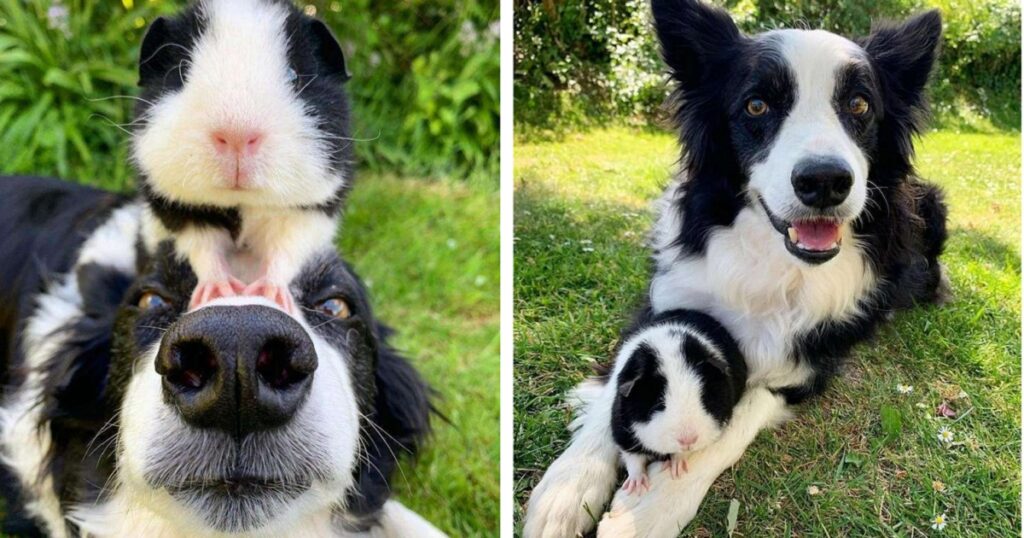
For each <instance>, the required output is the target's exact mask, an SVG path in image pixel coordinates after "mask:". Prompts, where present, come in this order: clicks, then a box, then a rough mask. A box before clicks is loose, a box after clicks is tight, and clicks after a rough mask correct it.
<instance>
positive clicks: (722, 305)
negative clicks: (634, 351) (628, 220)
mask: <svg viewBox="0 0 1024 538" xmlns="http://www.w3.org/2000/svg"><path fill="white" fill-rule="evenodd" d="M678 186H679V182H678V181H677V182H676V183H674V184H672V185H670V186H669V187H668V189H666V191H665V195H664V196H663V197H662V199H661V200H660V201H659V202H658V209H659V211H660V215H659V217H658V221H657V222H656V223H655V226H654V231H653V233H652V237H651V241H652V247H653V248H654V249H656V251H657V253H656V254H655V256H654V261H655V266H656V270H655V275H654V277H653V278H652V279H651V288H650V299H651V305H652V307H653V308H654V310H655V311H656V312H662V311H665V310H671V309H675V308H691V309H695V310H701V311H704V312H706V313H708V314H709V315H711V316H712V317H714V318H715V319H717V320H718V321H719V323H722V325H724V326H725V328H726V329H728V330H729V332H730V333H731V334H732V336H733V338H735V339H736V341H737V342H738V343H739V346H740V349H741V350H742V351H743V353H744V355H745V357H746V360H747V366H748V368H749V378H748V381H747V383H748V385H750V386H754V385H759V384H764V385H768V386H774V387H778V386H784V385H791V384H794V383H799V382H802V381H804V380H805V379H807V377H808V376H809V375H810V374H811V370H810V368H809V367H807V366H806V365H805V364H804V363H803V362H800V361H793V360H792V357H791V355H792V351H793V350H792V349H791V345H792V343H793V341H794V339H795V338H796V337H798V336H799V335H802V334H805V333H807V332H808V331H810V330H811V329H812V328H813V327H815V326H816V325H818V324H819V323H821V322H823V321H826V320H836V321H842V320H845V319H849V318H850V317H851V316H854V315H856V314H857V313H858V312H859V310H858V308H859V305H858V301H859V300H860V299H862V298H863V297H865V296H866V295H867V293H868V292H869V291H870V290H871V289H873V288H874V286H875V275H874V272H873V271H872V270H871V266H870V265H869V264H868V262H867V261H866V258H865V256H864V253H863V250H862V247H861V246H860V244H859V243H858V241H857V239H856V237H855V236H853V235H852V233H851V232H850V230H849V227H844V229H843V247H842V249H841V250H840V251H839V254H837V255H836V257H835V258H834V259H832V260H830V261H828V262H826V263H825V264H824V265H821V266H811V265H807V264H805V263H803V262H801V261H800V260H798V259H797V258H795V257H794V256H793V255H792V254H791V253H790V252H789V251H788V250H786V247H785V245H784V243H783V241H782V237H781V236H780V235H779V234H778V232H777V231H776V230H775V229H774V228H772V226H771V223H770V222H769V220H768V217H767V215H765V213H764V211H763V210H761V209H760V208H756V207H755V206H752V207H747V208H744V209H742V210H741V211H740V212H739V214H738V215H737V216H736V220H735V221H734V222H733V225H732V226H731V227H728V228H716V229H714V230H713V231H712V232H711V234H710V235H709V237H708V240H707V249H706V251H705V253H704V255H693V256H683V255H682V253H681V251H680V247H679V246H677V245H674V244H673V241H674V240H675V238H676V237H677V236H678V234H679V230H680V229H681V215H680V214H679V211H678V210H677V209H676V208H675V207H674V206H673V205H672V202H673V201H674V200H676V199H677V197H678V196H681V195H682V193H681V192H680V191H679V189H678Z"/></svg>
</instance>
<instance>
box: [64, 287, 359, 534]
mask: <svg viewBox="0 0 1024 538" xmlns="http://www.w3.org/2000/svg"><path fill="white" fill-rule="evenodd" d="M252 304H258V305H262V306H268V307H271V308H278V307H277V305H276V304H275V303H272V302H270V301H267V300H265V299H263V298H258V297H233V298H227V299H217V300H214V301H211V302H210V303H208V304H207V305H205V306H204V308H206V307H210V306H243V305H252ZM294 319H295V320H296V321H297V322H298V323H299V324H300V325H302V327H303V329H305V330H306V332H307V333H308V334H309V335H310V337H311V339H312V341H313V344H314V347H315V348H316V352H317V357H318V366H317V369H316V373H315V374H314V375H313V385H312V387H311V388H310V394H309V397H308V399H307V400H306V402H305V403H304V404H303V406H302V407H301V408H300V409H299V411H298V412H297V413H296V415H295V417H294V418H293V419H292V423H291V424H290V426H294V427H298V426H303V427H305V428H307V429H308V430H311V431H317V432H319V433H321V434H323V439H324V440H325V442H326V446H325V447H324V450H325V452H326V453H329V454H330V455H331V458H332V460H331V461H329V462H325V463H326V465H327V466H328V467H329V468H330V471H331V475H332V479H331V480H329V481H328V482H315V483H314V484H313V486H312V487H311V488H310V490H309V491H307V492H305V493H303V494H302V495H300V496H299V497H298V498H297V499H294V500H293V501H291V502H290V503H288V505H287V506H286V507H285V508H284V509H283V510H282V511H280V512H275V513H273V514H267V516H268V524H267V525H266V526H265V527H263V528H260V529H259V530H258V531H256V532H255V534H252V536H273V535H275V534H277V533H280V532H286V531H287V532H291V529H294V528H296V527H297V526H304V525H305V526H310V529H311V532H312V530H313V529H314V528H316V527H317V526H318V525H319V524H320V523H322V524H323V527H322V528H321V529H320V530H321V534H317V533H315V532H314V533H312V534H310V536H318V535H324V536H326V535H328V534H329V533H330V532H331V531H330V525H331V518H330V515H331V510H332V509H333V508H334V507H336V506H341V505H342V504H343V502H344V498H345V493H346V492H347V491H348V489H349V488H350V487H351V486H352V485H353V484H352V472H353V469H354V468H355V458H356V454H357V452H358V439H359V412H358V408H357V404H356V401H355V393H354V389H353V387H352V382H351V378H350V376H349V372H348V369H347V366H346V360H345V358H344V357H342V356H341V355H340V354H339V353H338V351H337V350H335V349H334V348H333V347H331V346H330V345H329V344H327V342H325V341H324V340H323V339H322V338H320V337H318V336H317V335H316V333H315V332H313V331H312V329H311V328H310V326H309V325H308V324H307V323H306V321H305V320H304V319H302V318H294ZM158 348H159V346H158V345H156V346H154V347H153V348H152V349H151V350H149V352H148V353H146V356H145V357H143V358H141V359H140V360H139V362H138V363H137V369H136V371H135V373H134V375H133V377H132V379H131V381H130V383H129V386H128V389H127V391H126V393H125V399H124V403H123V404H122V406H121V433H120V436H119V446H118V450H119V454H120V458H119V469H118V475H117V493H116V494H115V496H114V498H113V499H112V500H111V501H109V502H108V503H104V505H102V506H99V507H93V506H79V507H76V508H75V511H74V517H75V520H76V521H77V522H79V523H81V524H82V525H83V527H86V526H88V527H89V528H95V529H97V530H96V531H95V532H97V533H98V534H100V535H102V536H125V537H128V536H138V534H137V531H138V529H139V528H140V527H139V525H148V526H154V525H155V526H157V527H159V528H161V529H167V532H168V533H169V534H168V536H179V535H180V536H195V535H196V534H209V533H210V532H211V531H210V529H209V527H208V526H206V525H205V524H204V523H203V520H202V516H201V514H194V513H191V512H190V511H189V510H188V509H187V508H185V507H184V506H182V505H181V504H180V503H178V502H176V501H175V500H174V499H173V498H171V496H170V495H169V494H167V493H166V492H165V491H163V490H153V489H152V488H151V487H150V486H149V485H148V484H147V483H146V480H145V473H146V469H147V462H148V460H149V459H150V458H151V457H152V455H153V453H154V452H156V451H159V450H161V447H159V446H154V445H153V441H154V440H157V439H162V438H166V436H167V433H166V432H168V431H180V432H181V435H198V434H199V433H197V432H195V430H194V429H192V428H190V427H189V426H187V425H186V424H185V423H184V422H183V421H182V420H181V418H180V417H179V415H178V414H177V413H176V412H175V411H174V410H173V409H172V408H171V407H169V406H168V405H167V404H166V403H165V402H164V399H163V392H162V388H161V377H160V375H159V374H157V373H156V370H155V369H154V367H153V364H154V363H155V360H156V354H157V351H158ZM279 456H281V455H280V454H275V455H268V457H279ZM139 513H142V514H146V517H141V518H140V516H139ZM153 520H159V522H154V521H153ZM317 522H320V523H317ZM110 525H113V527H111V526H110ZM100 530H102V532H101V531H100ZM323 533H328V534H323ZM159 535H161V536H162V535H163V534H159Z"/></svg>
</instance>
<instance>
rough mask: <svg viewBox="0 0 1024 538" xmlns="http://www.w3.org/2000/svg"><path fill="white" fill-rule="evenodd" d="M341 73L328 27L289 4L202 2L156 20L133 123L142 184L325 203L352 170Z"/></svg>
mask: <svg viewBox="0 0 1024 538" xmlns="http://www.w3.org/2000/svg"><path fill="white" fill-rule="evenodd" d="M347 79H348V72H347V70H346V65H345V58H344V55H343V54H342V50H341V47H340V46H339V44H338V42H337V41H336V40H335V38H334V36H333V35H332V34H331V31H330V30H329V29H328V27H327V26H326V25H325V24H324V23H323V22H321V21H319V20H316V19H313V18H311V17H308V16H306V15H304V14H303V13H302V12H301V11H299V10H298V8H296V7H295V6H294V5H292V3H291V2H289V1H282V0H232V1H220V0H217V1H214V0H200V1H196V2H194V3H192V4H191V5H190V6H189V7H187V8H186V9H185V10H184V11H183V12H182V13H181V14H179V15H178V16H176V17H171V18H159V19H156V20H155V21H154V22H153V24H152V25H151V26H150V28H149V30H148V31H147V32H146V36H145V39H143V42H142V47H141V50H140V53H139V85H140V86H141V87H142V94H141V98H140V100H139V102H138V105H137V108H136V116H137V117H136V121H135V123H134V124H133V125H134V136H133V140H132V142H133V144H132V156H133V159H134V161H135V163H136V164H137V166H138V167H139V169H140V171H141V172H142V175H143V177H144V178H145V180H146V181H145V183H144V186H145V187H147V188H148V189H150V191H151V192H153V193H154V194H156V195H159V196H161V197H163V198H166V199H169V200H172V201H176V202H183V203H192V204H201V205H211V204H212V205H217V206H227V207H233V206H237V205H238V204H239V202H240V201H241V202H243V203H246V204H248V205H257V206H268V205H269V206H289V207H295V206H311V205H320V204H327V203H333V201H335V200H336V198H337V197H338V196H340V194H341V192H343V189H344V188H345V187H346V185H347V183H348V181H349V179H350V176H351V170H350V166H351V160H352V155H351V150H352V149H351V144H350V140H349V138H348V134H349V133H348V129H349V112H348V103H347V99H346V96H345V92H344V89H343V83H344V81H346V80H347Z"/></svg>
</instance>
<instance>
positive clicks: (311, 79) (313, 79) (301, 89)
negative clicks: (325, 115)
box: [299, 75, 318, 95]
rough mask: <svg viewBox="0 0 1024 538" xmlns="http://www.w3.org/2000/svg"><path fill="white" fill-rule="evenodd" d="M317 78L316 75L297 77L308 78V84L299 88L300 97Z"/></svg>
mask: <svg viewBox="0 0 1024 538" xmlns="http://www.w3.org/2000/svg"><path fill="white" fill-rule="evenodd" d="M317 76H318V75H299V77H310V79H309V82H307V83H305V84H304V85H303V86H302V87H301V88H299V95H302V92H303V91H305V90H306V88H308V87H309V85H310V84H312V83H313V81H315V80H316V78H317Z"/></svg>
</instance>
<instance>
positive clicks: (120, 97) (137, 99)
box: [86, 95, 155, 106]
mask: <svg viewBox="0 0 1024 538" xmlns="http://www.w3.org/2000/svg"><path fill="white" fill-rule="evenodd" d="M111 99H134V100H136V101H142V102H143V103H146V104H147V105H150V106H154V105H155V103H153V102H152V101H148V100H146V99H143V98H141V97H137V96H135V95H108V96H107V97H89V98H87V99H86V101H89V102H90V103H97V102H99V101H110V100H111Z"/></svg>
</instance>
